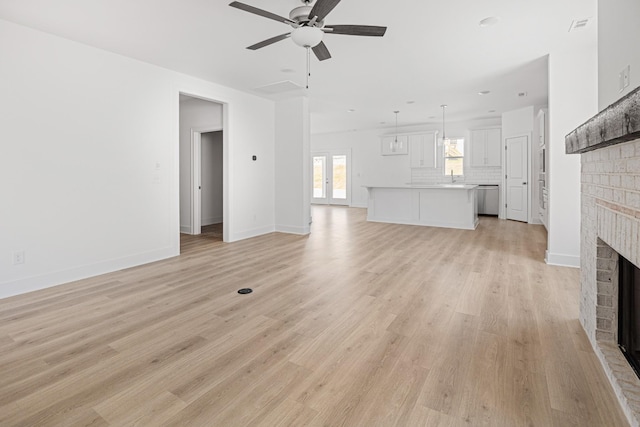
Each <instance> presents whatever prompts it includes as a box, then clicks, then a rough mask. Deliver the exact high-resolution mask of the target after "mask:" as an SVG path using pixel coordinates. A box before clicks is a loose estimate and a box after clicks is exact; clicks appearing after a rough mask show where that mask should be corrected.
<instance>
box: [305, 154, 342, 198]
mask: <svg viewBox="0 0 640 427" xmlns="http://www.w3.org/2000/svg"><path fill="white" fill-rule="evenodd" d="M341 155H344V156H346V157H347V198H346V199H345V203H332V201H333V200H334V199H333V156H341ZM314 156H326V158H327V162H326V167H327V170H326V172H327V180H328V182H325V185H326V186H327V197H326V198H327V202H326V203H323V202H314V201H313V157H314ZM310 157H311V158H310V162H311V204H315V205H334V206H349V207H350V206H351V199H352V197H351V181H352V179H351V149H350V148H347V149H344V150H318V151H313V152H312V153H311V156H310Z"/></svg>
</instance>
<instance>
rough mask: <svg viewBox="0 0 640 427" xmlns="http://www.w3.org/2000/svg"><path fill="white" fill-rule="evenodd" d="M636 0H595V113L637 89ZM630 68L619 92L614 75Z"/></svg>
mask: <svg viewBox="0 0 640 427" xmlns="http://www.w3.org/2000/svg"><path fill="white" fill-rule="evenodd" d="M638 20H640V1H638V0H606V1H604V0H600V1H598V110H604V109H605V108H606V107H607V106H609V105H610V104H613V103H614V102H615V101H617V100H618V99H619V98H621V97H623V96H624V95H626V94H628V93H629V92H631V91H632V90H633V89H635V88H637V87H638V86H640V49H638V41H640V24H639V23H638ZM627 65H630V66H631V73H630V85H629V87H627V88H626V89H624V91H622V92H620V91H619V83H618V82H619V79H618V75H619V73H620V71H622V69H623V68H625V67H626V66H627Z"/></svg>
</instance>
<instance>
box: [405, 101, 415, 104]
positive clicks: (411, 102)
mask: <svg viewBox="0 0 640 427" xmlns="http://www.w3.org/2000/svg"><path fill="white" fill-rule="evenodd" d="M415 103H416V101H407V104H415Z"/></svg>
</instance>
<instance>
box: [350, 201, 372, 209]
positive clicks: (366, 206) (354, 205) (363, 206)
mask: <svg viewBox="0 0 640 427" xmlns="http://www.w3.org/2000/svg"><path fill="white" fill-rule="evenodd" d="M351 207H352V208H364V209H367V208H368V207H369V206H368V205H367V203H366V202H365V203H353V204H351Z"/></svg>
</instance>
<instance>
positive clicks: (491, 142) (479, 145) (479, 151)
mask: <svg viewBox="0 0 640 427" xmlns="http://www.w3.org/2000/svg"><path fill="white" fill-rule="evenodd" d="M500 165H502V132H501V130H500V129H499V128H495V129H477V130H472V131H471V167H485V166H500Z"/></svg>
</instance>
